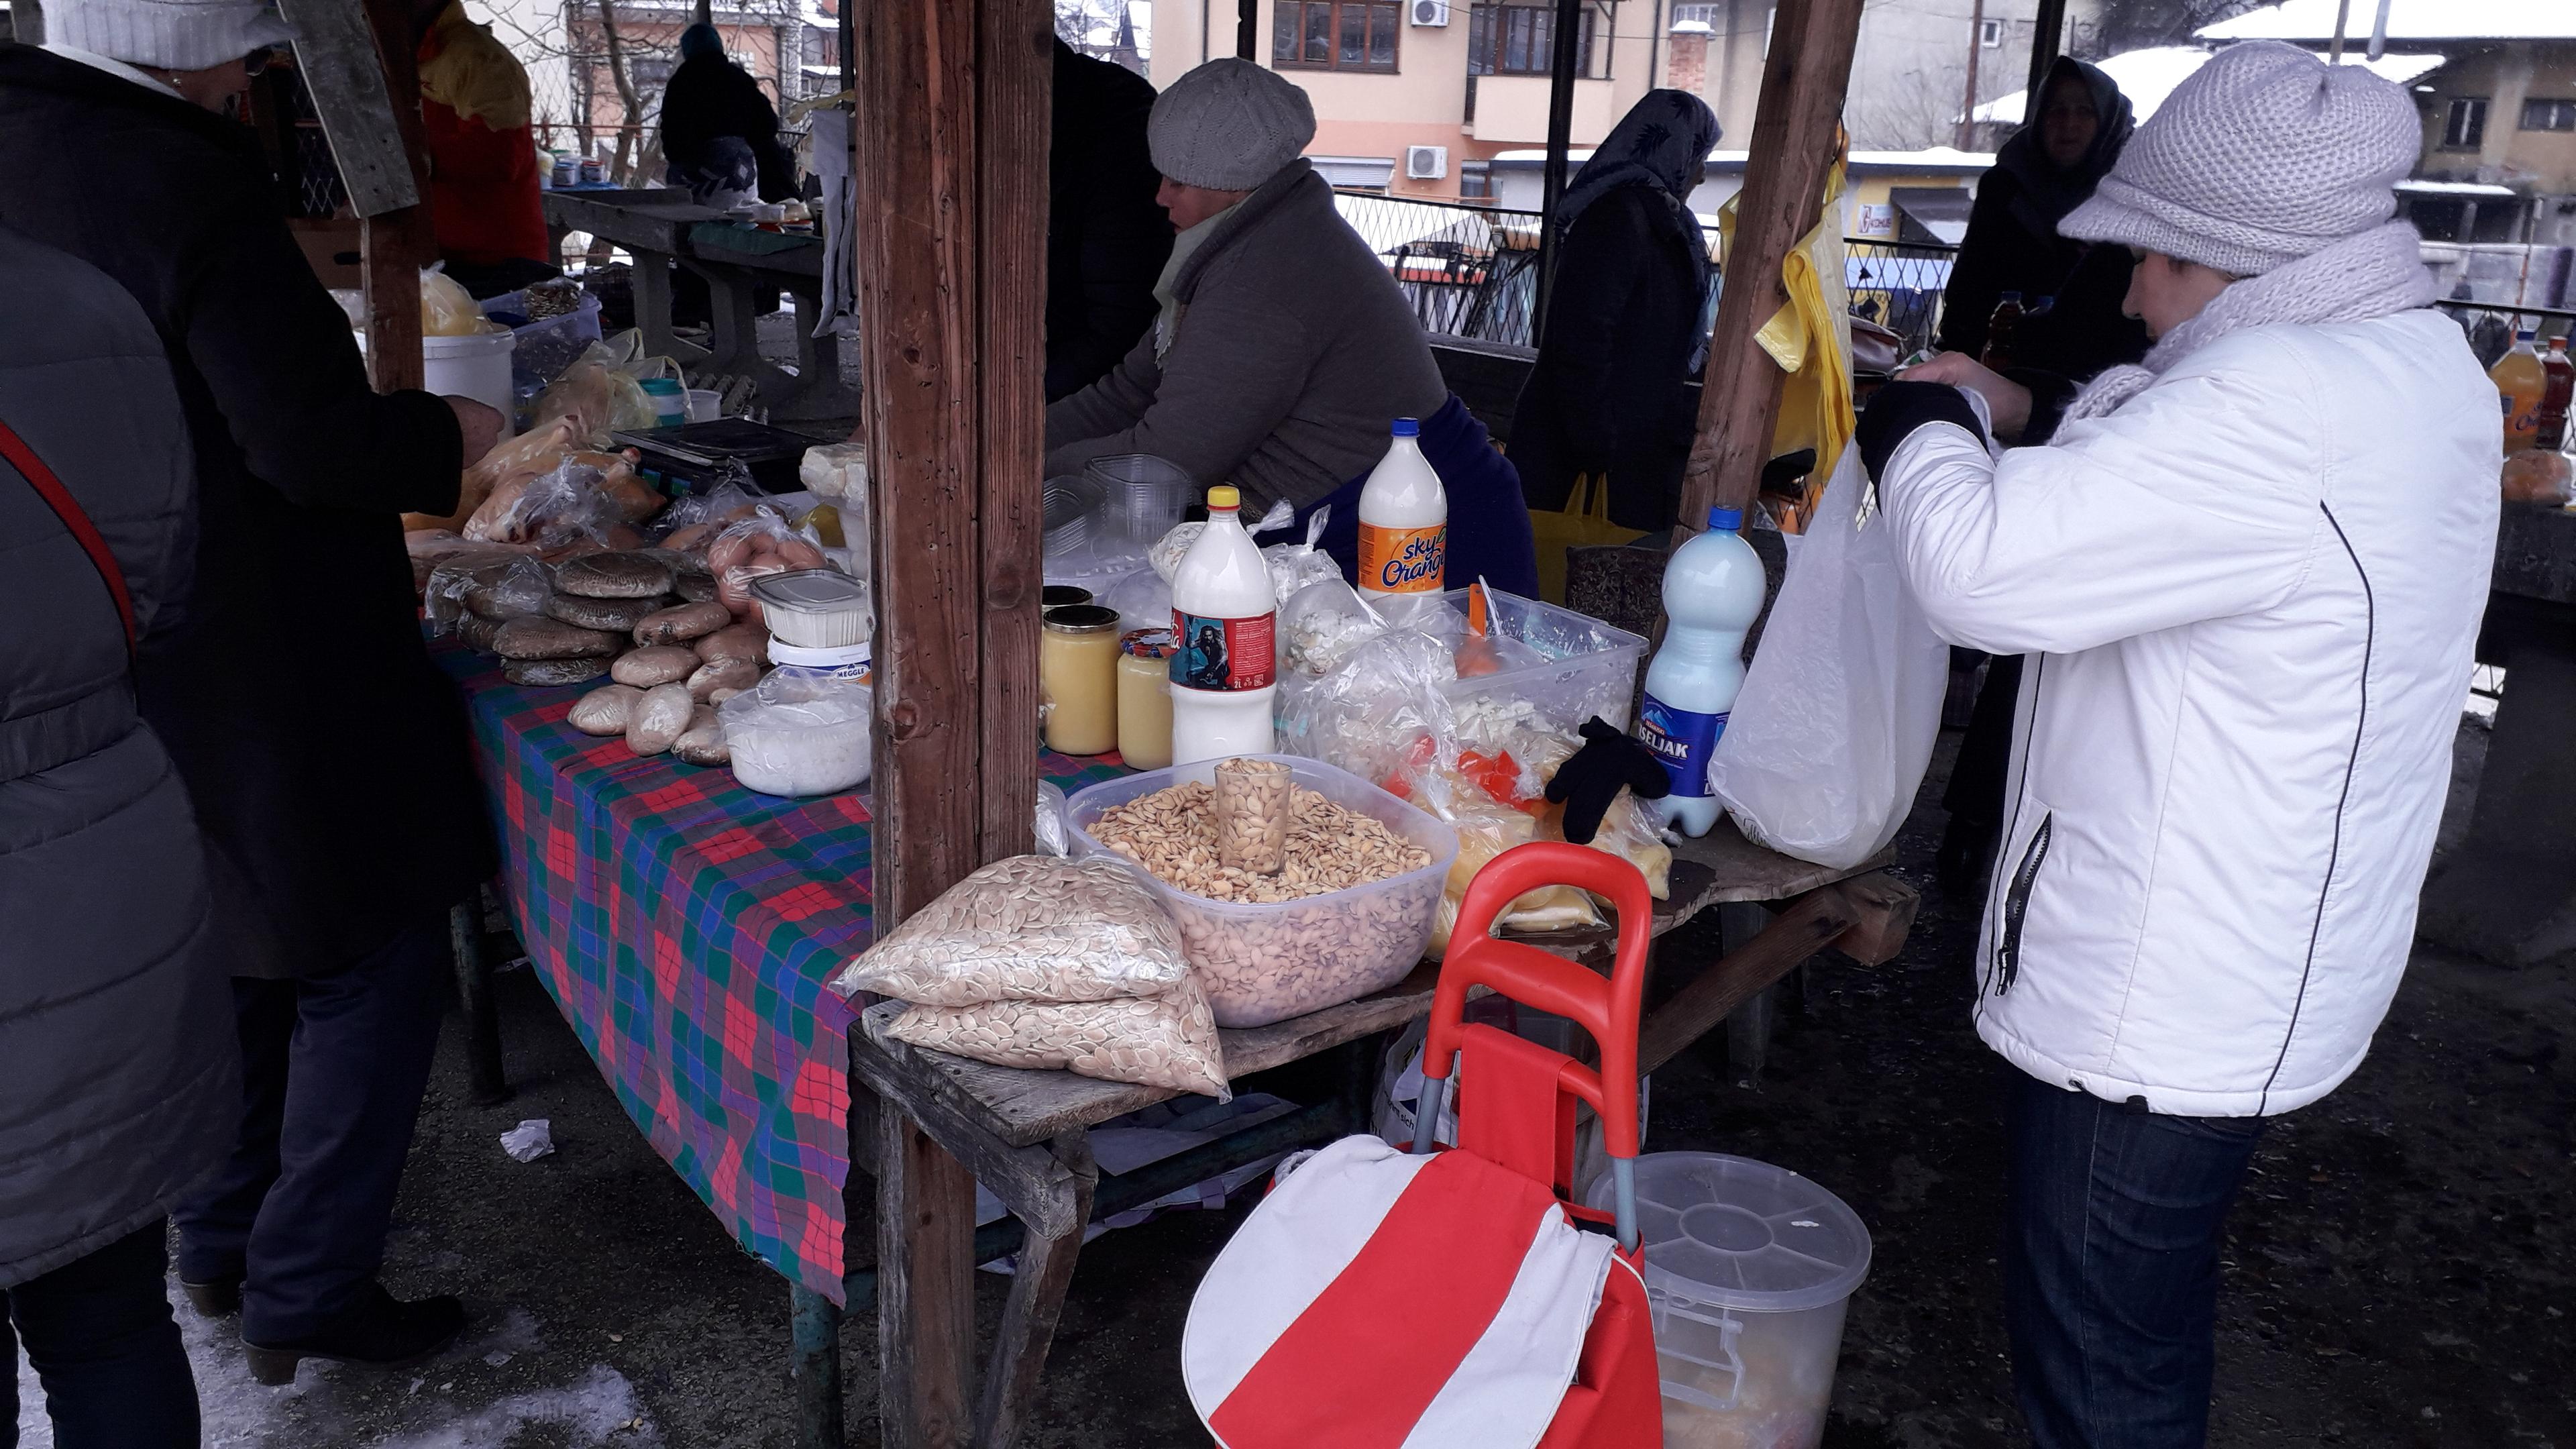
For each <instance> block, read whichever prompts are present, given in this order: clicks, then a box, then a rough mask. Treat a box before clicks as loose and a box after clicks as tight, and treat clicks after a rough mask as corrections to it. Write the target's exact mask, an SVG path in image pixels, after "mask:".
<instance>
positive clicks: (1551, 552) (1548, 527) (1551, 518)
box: [1530, 473, 1646, 604]
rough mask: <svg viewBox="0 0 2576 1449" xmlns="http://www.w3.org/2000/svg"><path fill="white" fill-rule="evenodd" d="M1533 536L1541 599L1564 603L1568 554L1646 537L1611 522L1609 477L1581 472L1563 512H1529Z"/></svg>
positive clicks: (1533, 510) (1631, 541)
mask: <svg viewBox="0 0 2576 1449" xmlns="http://www.w3.org/2000/svg"><path fill="white" fill-rule="evenodd" d="M1530 535H1531V537H1532V538H1533V539H1534V540H1536V542H1537V544H1538V596H1539V597H1540V598H1542V599H1545V600H1546V601H1547V602H1549V603H1551V604H1563V603H1564V602H1565V551H1566V550H1567V549H1569V548H1589V547H1592V546H1594V545H1600V544H1610V545H1616V544H1622V543H1633V542H1635V541H1636V540H1638V539H1641V538H1643V537H1645V536H1646V535H1645V534H1644V533H1642V532H1640V531H1639V530H1637V529H1633V528H1621V527H1620V526H1619V525H1617V524H1615V523H1612V522H1611V521H1610V476H1609V475H1608V474H1606V473H1582V474H1578V475H1576V477H1575V480H1574V489H1573V491H1572V492H1570V493H1568V494H1566V495H1565V509H1564V511H1563V512H1551V511H1548V510H1544V509H1537V508H1533V509H1531V510H1530Z"/></svg>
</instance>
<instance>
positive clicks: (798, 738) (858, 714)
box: [716, 670, 876, 795]
mask: <svg viewBox="0 0 2576 1449" xmlns="http://www.w3.org/2000/svg"><path fill="white" fill-rule="evenodd" d="M782 676H784V677H782ZM875 708H876V691H875V690H873V689H870V688H869V687H868V686H866V685H864V684H860V683H857V682H855V681H851V680H843V679H828V678H824V679H814V678H798V677H795V676H793V675H790V674H788V673H787V671H784V670H781V671H775V672H773V673H771V675H770V676H769V677H768V678H767V679H764V680H762V681H761V682H760V683H759V685H758V686H756V687H754V688H752V689H748V690H745V691H743V692H742V693H740V694H737V695H735V696H734V697H733V698H731V699H728V700H726V701H725V702H724V703H722V704H720V705H718V706H716V718H717V719H718V720H719V721H721V722H722V724H723V726H724V739H725V750H726V751H727V753H729V754H730V755H731V756H732V757H733V759H732V764H733V777H734V778H735V779H737V780H740V781H741V782H742V783H743V786H744V788H746V789H752V790H758V791H759V792H760V793H762V794H764V795H837V794H839V793H840V792H842V791H843V790H850V789H855V788H857V787H858V786H860V785H864V784H866V783H867V780H868V772H869V770H870V769H871V768H873V766H874V764H875V757H874V754H873V750H874V749H875V743H876V736H875V726H874V719H873V715H874V711H875Z"/></svg>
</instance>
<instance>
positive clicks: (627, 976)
mask: <svg viewBox="0 0 2576 1449" xmlns="http://www.w3.org/2000/svg"><path fill="white" fill-rule="evenodd" d="M435 653H436V655H437V657H438V659H439V662H440V663H441V664H442V665H443V666H444V667H445V668H446V669H447V671H448V672H449V673H450V674H451V675H453V676H454V677H455V678H456V680H457V682H458V684H459V685H460V686H462V688H463V689H464V692H465V696H466V700H467V703H468V706H469V707H470V709H471V711H472V715H473V722H474V736H475V744H476V748H477V752H478V754H479V755H480V757H481V758H480V761H479V763H480V766H481V770H482V775H483V783H484V788H485V789H486V790H487V791H488V792H489V793H490V795H491V801H492V815H493V819H494V821H495V822H496V824H497V825H498V826H499V829H500V832H501V845H502V853H503V866H502V870H503V879H504V883H505V885H506V888H507V892H508V897H509V906H510V913H511V917H512V919H513V920H514V921H515V922H516V924H517V926H518V931H519V939H520V940H521V942H523V943H524V944H525V945H526V947H527V951H528V959H529V960H530V961H531V962H532V963H533V964H534V965H535V966H536V968H537V971H538V974H539V975H540V976H541V977H543V978H544V980H545V983H546V989H547V990H548V991H550V992H552V993H553V994H554V998H555V1003H556V1005H557V1006H558V1007H560V1008H561V1009H562V1011H563V1014H564V1019H565V1020H567V1021H569V1022H571V1023H572V1028H573V1031H574V1033H575V1034H576V1035H578V1036H579V1037H580V1038H581V1044H582V1046H583V1048H584V1049H586V1050H587V1051H589V1053H590V1055H591V1058H592V1060H594V1061H596V1062H598V1063H599V1070H600V1073H601V1075H603V1076H605V1077H607V1078H608V1081H609V1085H610V1086H612V1087H614V1088H616V1090H617V1100H618V1101H619V1102H620V1103H622V1104H623V1105H624V1106H625V1108H626V1113H627V1115H628V1116H630V1117H633V1118H634V1119H635V1125H636V1126H638V1127H640V1128H642V1129H643V1130H644V1136H645V1137H646V1139H647V1140H649V1141H650V1142H651V1143H652V1144H653V1150H654V1151H656V1152H659V1153H660V1154H662V1157H663V1159H664V1160H665V1161H667V1162H669V1163H670V1164H671V1168H672V1170H673V1171H675V1172H677V1173H679V1175H680V1178H681V1180H682V1181H684V1182H686V1183H688V1185H689V1186H690V1188H691V1189H692V1190H694V1191H695V1192H696V1193H697V1195H698V1196H699V1198H701V1199H702V1200H704V1201H705V1203H706V1204H707V1206H708V1208H710V1209H711V1210H713V1211H714V1213H715V1215H716V1216H717V1217H718V1218H720V1219H722V1220H723V1222H724V1224H725V1226H726V1228H727V1229H729V1230H730V1231H731V1232H732V1233H733V1235H734V1240H735V1241H736V1242H739V1243H740V1244H742V1246H743V1247H744V1248H745V1249H746V1250H748V1251H749V1252H751V1253H752V1254H753V1255H754V1256H755V1257H758V1258H759V1259H760V1260H761V1261H762V1262H764V1263H767V1264H769V1265H770V1266H771V1267H773V1268H775V1269H777V1270H778V1271H779V1272H781V1273H783V1274H785V1275H786V1276H787V1277H789V1278H790V1279H793V1280H794V1281H796V1282H799V1283H802V1284H804V1285H805V1286H807V1287H809V1288H812V1289H815V1290H816V1291H818V1292H822V1293H826V1294H829V1295H830V1296H831V1297H832V1298H833V1299H835V1300H838V1299H839V1298H840V1297H841V1274H842V1261H843V1260H842V1251H841V1235H842V1229H843V1227H844V1220H843V1215H842V1208H841V1187H842V1184H843V1182H844V1181H845V1180H846V1179H847V1178H848V1176H849V1171H850V1161H849V1127H848V1120H847V1119H848V1116H849V1106H850V1084H849V1074H848V1049H847V1047H846V1046H845V1045H844V1040H845V1039H844V1037H843V1033H844V1032H845V1031H846V1030H847V1029H848V1027H849V1025H850V1022H851V1020H852V1013H851V1011H850V1010H849V1007H848V1005H847V1003H845V1002H843V1001H842V1000H841V998H840V997H838V996H836V995H834V994H832V993H831V992H830V991H828V990H826V989H824V984H823V983H824V982H825V981H827V980H829V979H830V978H831V976H832V974H833V973H834V972H835V971H837V970H838V969H839V967H840V966H841V965H842V964H843V963H844V962H846V961H847V960H848V959H849V958H850V957H851V956H853V955H855V954H856V953H857V952H858V951H859V950H860V948H862V947H863V946H865V945H866V944H867V940H868V915H869V900H870V896H869V889H868V864H869V848H868V846H869V842H868V807H867V802H866V799H865V798H864V797H863V796H860V795H838V796H833V797H830V798H828V799H821V800H786V799H781V798H779V797H777V796H774V795H761V794H757V793H754V792H752V791H750V790H746V789H744V788H742V786H740V785H738V784H736V783H735V782H734V778H733V774H732V772H731V771H728V770H725V769H723V768H721V767H718V768H714V769H702V768H699V767H697V766H693V765H684V764H681V763H679V762H678V761H676V760H673V759H671V758H670V757H668V756H662V757H657V758H653V759H638V758H636V757H635V756H634V755H633V754H631V753H629V752H628V751H627V748H626V744H625V742H624V741H623V740H620V739H594V738H592V737H590V736H588V735H585V734H582V733H581V732H580V731H578V730H575V729H574V728H572V726H570V725H569V724H566V723H565V722H564V716H565V714H566V713H567V712H569V711H570V710H571V708H572V706H573V702H574V701H575V700H577V699H579V698H580V697H581V695H582V693H583V690H582V689H581V688H552V689H546V688H521V687H519V686H517V685H513V684H510V683H508V682H507V681H505V680H503V679H502V678H501V674H500V671H499V670H498V669H497V668H495V667H493V664H492V661H490V660H488V659H486V658H484V657H482V656H480V655H476V654H473V653H470V652H468V651H466V650H463V649H460V648H455V647H452V646H442V647H438V648H436V650H435ZM1116 759H1117V757H1116V756H1114V755H1113V756H1109V757H1107V758H1106V759H1104V760H1075V759H1068V758H1065V757H1063V756H1059V755H1041V756H1040V757H1039V769H1040V771H1041V772H1042V773H1043V774H1044V776H1045V777H1046V778H1048V779H1051V780H1053V781H1055V782H1056V783H1057V784H1058V785H1060V786H1062V787H1063V788H1064V789H1065V790H1066V792H1067V793H1071V792H1072V791H1074V790H1076V789H1079V788H1081V787H1082V786H1083V785H1087V784H1090V783H1091V782H1093V781H1095V780H1104V779H1108V778H1110V777H1111V776H1114V775H1117V774H1119V773H1121V772H1122V771H1121V767H1120V766H1119V765H1118V764H1117V763H1116Z"/></svg>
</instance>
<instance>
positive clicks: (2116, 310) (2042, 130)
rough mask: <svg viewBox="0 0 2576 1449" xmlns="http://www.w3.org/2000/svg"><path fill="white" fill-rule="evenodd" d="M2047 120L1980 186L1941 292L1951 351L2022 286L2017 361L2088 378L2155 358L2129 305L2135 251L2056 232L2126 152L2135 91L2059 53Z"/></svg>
mask: <svg viewBox="0 0 2576 1449" xmlns="http://www.w3.org/2000/svg"><path fill="white" fill-rule="evenodd" d="M2039 94H2040V97H2041V103H2040V107H2039V110H2038V113H2037V118H2036V119H2035V120H2033V121H2031V122H2030V123H2029V124H2027V125H2025V126H2023V127H2022V128H2021V129H2020V130H2018V131H2016V132H2014V133H2013V135H2012V138H2011V139H2010V140H2007V141H2006V142H2004V144H2003V149H2002V150H2000V151H1998V152H1996V153H1995V164H1994V167H1993V169H1991V170H1989V171H1987V172H1986V174H1985V176H1984V177H1983V178H1982V179H1981V180H1979V181H1978V183H1977V200H1976V204H1975V206H1974V207H1972V208H1971V209H1970V211H1969V213H1968V234H1967V237H1966V238H1965V239H1964V240H1963V241H1961V242H1960V244H1959V255H1958V257H1957V258H1956V259H1955V260H1953V261H1952V262H1951V264H1950V285H1949V286H1948V287H1947V288H1945V289H1944V290H1943V292H1942V295H1941V334H1940V338H1939V342H1938V346H1939V350H1941V351H1943V352H1964V353H1966V354H1968V355H1969V356H1970V357H1976V356H1978V355H1979V354H1981V353H1983V352H1984V351H1985V347H1986V341H1987V338H1986V332H1987V325H1988V324H1989V323H1990V322H1992V321H1993V319H1994V315H1995V305H1996V303H1998V302H2000V301H2001V300H2002V299H2003V294H2004V293H2006V292H2019V293H2020V294H2021V305H2022V309H2023V313H2024V315H2023V318H2022V321H2021V323H2020V325H2018V326H2017V327H2015V328H2014V329H2013V337H2012V343H2011V352H2012V358H2011V361H2012V365H2013V366H2014V367H2018V368H2028V369H2032V370H2035V371H2039V372H2046V373H2053V374H2055V375H2058V376H2061V377H2065V378H2069V379H2072V380H2074V381H2077V382H2082V381H2085V380H2087V379H2090V378H2091V377H2093V376H2094V375H2095V374H2097V373H2099V372H2101V371H2102V370H2103V369H2104V368H2107V367H2111V366H2113V365H2115V364H2118V363H2123V362H2135V361H2137V360H2138V359H2139V358H2142V357H2144V356H2146V355H2147V329H2146V324H2145V323H2143V322H2140V321H2138V320H2137V319H2136V318H2134V317H2130V316H2127V315H2125V314H2124V313H2123V312H2122V311H2121V305H2122V299H2124V298H2125V297H2127V296H2128V293H2129V270H2130V267H2131V266H2132V265H2133V264H2134V259H2133V258H2132V257H2131V256H2130V255H2129V249H2128V248H2127V247H2104V246H2095V245H2093V244H2091V243H2089V242H2079V241H2069V240H2067V239H2066V238H2065V237H2062V236H2059V235H2058V234H2057V223H2058V220H2059V219H2060V218H2062V217H2064V216H2065V215H2066V214H2067V213H2068V212H2070V211H2073V210H2074V209H2075V208H2076V207H2077V206H2079V205H2081V204H2082V203H2083V202H2084V200H2085V199H2086V198H2088V197H2090V196H2091V195H2092V194H2093V188H2094V187H2095V186H2096V185H2098V184H2099V183H2100V182H2101V180H2102V178H2103V177H2104V176H2106V175H2108V174H2109V173H2110V170H2111V163H2112V162H2114V161H2117V160H2119V159H2120V148H2121V147H2123V146H2125V145H2127V144H2128V142H2129V133H2130V131H2132V130H2134V129H2135V128H2136V127H2135V122H2134V120H2133V119H2132V116H2131V113H2130V107H2129V98H2128V97H2127V96H2124V95H2122V94H2120V87H2119V84H2118V83H2117V82H2115V81H2113V80H2112V79H2111V78H2110V77H2109V76H2107V75H2105V74H2103V73H2102V71H2101V70H2100V69H2098V68H2097V67H2094V66H2090V65H2086V64H2085V63H2084V62H2082V61H2080V60H2071V59H2068V58H2067V57H2065V56H2059V57H2058V58H2057V62H2056V64H2054V65H2052V66H2050V67H2049V71H2048V80H2047V81H2046V83H2045V84H2043V85H2041V87H2040V89H2039Z"/></svg>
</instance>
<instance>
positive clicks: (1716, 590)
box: [1637, 508, 1763, 836]
mask: <svg viewBox="0 0 2576 1449" xmlns="http://www.w3.org/2000/svg"><path fill="white" fill-rule="evenodd" d="M1743 524H1744V515H1743V514H1741V513H1739V512H1737V511H1736V510H1735V509H1732V508H1712V509H1710V510H1709V511H1708V531H1707V532H1706V533H1703V534H1701V535H1700V536H1699V537H1697V538H1694V539H1692V540H1691V541H1690V542H1688V543H1686V544H1683V545H1682V546H1681V547H1680V548H1677V549H1675V550H1673V557H1672V562H1670V563H1668V564H1666V565H1664V617H1665V619H1666V620H1667V624H1666V627H1665V629H1664V643H1663V647H1662V648H1660V649H1657V650H1656V651H1655V657H1654V659H1653V660H1652V661H1651V662H1649V663H1648V664H1647V665H1646V698H1645V703H1644V704H1643V705H1642V706H1641V707H1640V708H1639V709H1638V711H1637V738H1638V739H1640V740H1643V741H1644V742H1645V744H1646V747H1647V748H1648V749H1651V750H1653V751H1654V752H1655V754H1656V755H1657V756H1658V757H1659V758H1661V759H1662V760H1663V762H1664V772H1665V773H1666V774H1668V775H1671V776H1672V777H1673V788H1672V793H1670V794H1668V795H1666V796H1665V797H1664V798H1663V799H1661V800H1648V801H1646V802H1645V805H1646V808H1647V809H1649V810H1652V811H1654V812H1655V814H1656V815H1657V816H1658V817H1659V818H1660V819H1661V820H1663V822H1664V823H1665V824H1667V825H1670V826H1672V827H1673V828H1674V829H1677V830H1679V831H1680V832H1681V833H1682V834H1684V835H1690V836H1700V835H1706V834H1707V833H1708V828H1709V827H1710V826H1712V825H1715V824H1716V823H1717V810H1718V804H1717V797H1716V796H1714V795H1712V794H1710V793H1709V789H1708V761H1709V756H1710V754H1711V753H1712V752H1714V751H1715V750H1716V748H1717V737H1718V736H1719V735H1720V734H1721V733H1723V732H1724V731H1725V729H1726V713H1727V711H1728V710H1730V709H1732V708H1734V707H1735V692H1736V690H1738V689H1740V688H1742V687H1743V684H1744V657H1743V656H1744V635H1745V632H1746V631H1747V630H1749V629H1751V628H1752V627H1753V621H1754V620H1755V619H1757V618H1759V617H1761V614H1762V593H1763V578H1762V560H1761V558H1760V557H1759V556H1757V555H1756V554H1755V553H1754V552H1753V546H1752V545H1751V544H1748V543H1746V542H1745V541H1744V539H1743V536H1742V535H1740V534H1738V533H1737V532H1736V530H1737V529H1739V528H1741V527H1742V526H1743Z"/></svg>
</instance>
